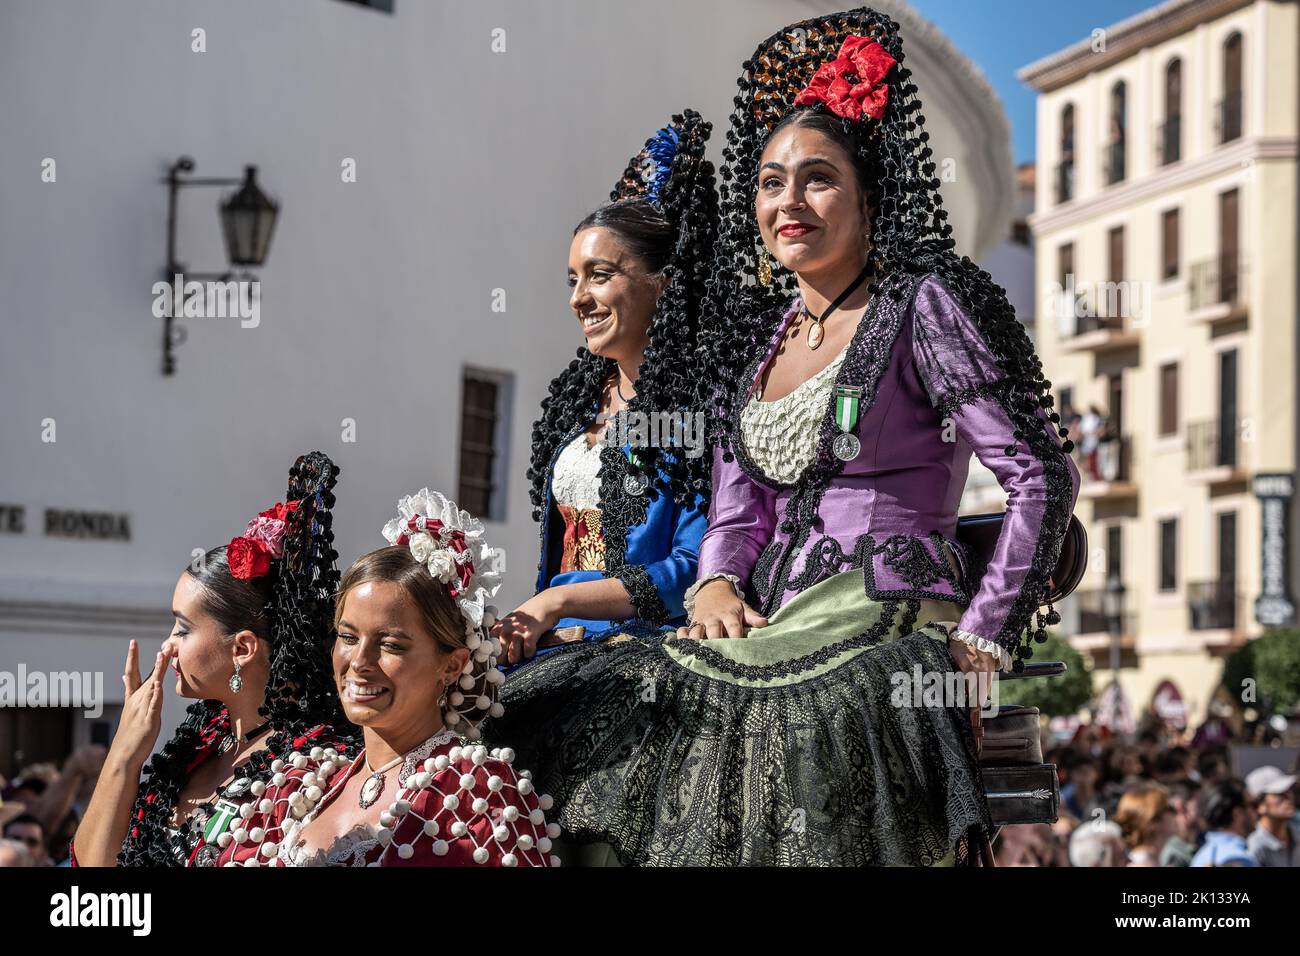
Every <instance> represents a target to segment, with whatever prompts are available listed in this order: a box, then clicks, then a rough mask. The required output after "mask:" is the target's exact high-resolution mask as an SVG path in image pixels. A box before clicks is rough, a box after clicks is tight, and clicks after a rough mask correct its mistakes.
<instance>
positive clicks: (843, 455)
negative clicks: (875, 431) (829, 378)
mask: <svg viewBox="0 0 1300 956" xmlns="http://www.w3.org/2000/svg"><path fill="white" fill-rule="evenodd" d="M861 404H862V389H861V388H860V387H859V386H857V385H836V386H835V425H836V427H837V428H839V430H840V433H839V434H838V435H836V436H835V443H834V444H833V445H831V451H832V452H834V453H835V457H836V458H838V459H839V460H840V461H852V460H853V459H854V458H857V457H858V452H859V451H861V450H862V442H860V441H858V436H857V435H855V434H853V430H854V429H855V428H857V427H858V410H859V408H860V406H861Z"/></svg>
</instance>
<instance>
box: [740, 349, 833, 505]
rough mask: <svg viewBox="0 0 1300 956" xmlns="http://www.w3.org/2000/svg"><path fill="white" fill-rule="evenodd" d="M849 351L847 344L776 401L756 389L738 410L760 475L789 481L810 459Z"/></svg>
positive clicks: (749, 450) (747, 445)
mask: <svg viewBox="0 0 1300 956" xmlns="http://www.w3.org/2000/svg"><path fill="white" fill-rule="evenodd" d="M848 354H849V349H848V346H847V345H846V346H845V347H844V348H843V349H842V350H841V351H840V354H839V355H837V356H835V358H834V359H833V360H832V361H831V364H830V365H827V366H826V367H825V368H824V369H822V370H821V371H820V372H818V373H817V374H816V375H814V376H813V377H812V378H810V379H807V380H806V381H804V382H801V383H800V384H799V386H798V387H797V388H796V389H795V390H794V391H792V392H791V393H790V394H789V395H785V396H783V397H781V398H778V399H776V400H775V401H771V402H764V401H760V400H759V399H760V398H761V395H762V393H761V392H760V391H758V390H755V392H754V395H753V396H752V397H751V398H750V400H749V402H748V404H746V405H745V407H744V409H742V410H741V413H740V429H741V439H742V440H743V441H744V443H745V450H746V451H747V452H748V453H749V457H750V458H752V459H753V460H754V464H756V465H758V467H759V468H761V469H762V470H763V474H765V475H767V476H768V477H769V478H772V479H774V480H776V481H779V482H782V483H785V484H790V483H792V482H793V481H794V480H795V479H796V478H798V477H799V475H800V474H801V473H802V472H803V470H804V469H805V468H807V467H808V464H809V463H810V462H811V461H812V460H813V456H814V455H816V454H817V438H818V435H819V433H820V427H821V422H822V418H823V417H824V416H825V415H826V408H827V406H828V405H829V403H830V393H831V390H832V389H834V387H835V377H836V376H837V375H838V374H839V371H840V366H841V365H843V364H844V357H845V356H846V355H848Z"/></svg>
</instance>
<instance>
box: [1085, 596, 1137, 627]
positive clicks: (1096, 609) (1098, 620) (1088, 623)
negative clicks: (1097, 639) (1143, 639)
mask: <svg viewBox="0 0 1300 956" xmlns="http://www.w3.org/2000/svg"><path fill="white" fill-rule="evenodd" d="M1106 603H1107V597H1106V589H1105V588H1095V589H1093V590H1088V591H1075V592H1074V607H1075V611H1076V613H1077V614H1078V620H1079V624H1078V627H1079V633H1080V634H1110V633H1113V631H1112V629H1117V630H1118V633H1119V634H1133V633H1134V625H1135V624H1136V623H1137V615H1136V614H1135V613H1134V612H1133V611H1131V610H1130V609H1129V608H1128V606H1127V603H1128V602H1127V601H1126V600H1125V599H1124V598H1120V605H1119V608H1118V612H1119V613H1118V614H1114V610H1115V609H1111V611H1112V614H1111V615H1108V614H1107V613H1106V611H1107V607H1106ZM1112 615H1113V616H1112Z"/></svg>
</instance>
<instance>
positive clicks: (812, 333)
mask: <svg viewBox="0 0 1300 956" xmlns="http://www.w3.org/2000/svg"><path fill="white" fill-rule="evenodd" d="M870 269H871V265H870V264H869V263H868V264H867V265H864V266H863V267H862V271H861V272H859V273H858V277H857V278H856V279H854V280H853V281H852V282H850V283H849V287H848V288H847V289H845V290H844V291H843V292H841V293H840V294H839V295H838V296H836V298H835V301H834V302H832V303H831V305H830V308H828V309H827V310H826V311H825V312H823V313H822V314H821V315H813V314H812V313H811V312H809V311H808V307H807V306H806V305H805V306H804V308H803V314H804V315H806V316H808V318H810V319H812V325H810V326H808V339H807V341H808V351H810V352H815V351H817V347H818V346H819V345H821V344H822V339H823V338H825V334H824V333H823V331H822V323H823V322H825V321H826V320H827V319H828V318H829V317H830V314H831V313H832V312H834V311H835V310H836V309H838V308H839V307H840V306H841V305H843V304H844V300H845V299H847V298H848V297H849V296H851V295H852V294H853V293H854V292H856V291H857V289H858V286H860V285H862V283H863V282H865V281H866V278H867V275H868V273H869V271H870Z"/></svg>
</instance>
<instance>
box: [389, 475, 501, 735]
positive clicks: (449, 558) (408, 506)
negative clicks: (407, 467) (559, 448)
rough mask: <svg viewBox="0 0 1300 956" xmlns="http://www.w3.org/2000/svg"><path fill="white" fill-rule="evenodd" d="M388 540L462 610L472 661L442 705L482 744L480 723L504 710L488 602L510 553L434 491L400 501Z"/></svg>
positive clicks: (448, 717) (453, 723)
mask: <svg viewBox="0 0 1300 956" xmlns="http://www.w3.org/2000/svg"><path fill="white" fill-rule="evenodd" d="M384 537H385V538H386V539H387V540H388V543H389V544H392V545H396V546H398V547H405V548H410V550H411V555H412V556H413V557H414V558H415V560H417V561H419V562H420V563H421V564H423V565H424V566H425V567H426V568H428V569H429V573H430V574H431V575H433V578H434V580H436V581H440V582H441V583H442V584H443V585H444V586H445V587H446V588H447V593H448V594H449V595H450V596H451V599H452V600H453V601H454V602H455V603H456V607H457V608H459V610H460V613H461V617H462V618H463V619H464V623H465V635H466V642H465V643H466V646H467V647H468V648H469V650H470V657H469V660H467V661H466V662H465V668H464V670H462V671H461V674H460V678H459V679H458V680H457V681H455V682H454V683H453V684H452V685H451V686H450V687H449V688H448V689H447V692H446V693H445V694H444V697H443V699H442V700H441V701H440V705H441V706H442V708H443V719H444V720H445V722H446V724H447V726H449V727H452V728H453V729H455V730H457V732H459V733H462V734H464V735H465V736H467V737H469V738H470V739H471V740H477V739H479V736H480V733H479V729H478V725H479V723H480V722H481V721H482V720H483V719H484V718H485V717H500V716H501V714H502V712H503V708H502V706H501V703H500V701H498V700H497V698H498V696H499V695H500V690H501V684H502V682H503V681H504V680H505V675H504V674H502V673H501V672H500V671H499V670H497V668H496V663H497V655H499V654H500V653H501V645H500V643H499V642H498V641H497V639H496V638H494V637H492V636H491V635H490V634H489V633H488V629H489V628H491V627H492V625H493V624H495V623H496V609H495V608H493V607H490V606H488V605H487V601H488V599H489V598H491V597H493V596H494V595H495V594H496V593H497V590H498V589H499V588H500V587H501V580H502V578H503V577H504V576H505V573H506V555H505V552H504V551H502V550H500V549H499V548H491V547H488V545H487V544H486V543H485V542H484V540H483V523H482V522H481V521H479V520H478V519H477V518H475V517H474V516H473V515H471V514H470V513H469V512H468V511H461V510H460V509H459V508H458V507H456V502H454V501H451V500H449V499H447V498H445V497H443V496H442V495H440V494H439V493H438V492H436V491H430V490H429V489H428V488H421V489H420V490H419V491H417V492H416V493H415V494H413V495H407V496H406V497H405V498H403V499H402V500H401V501H399V502H398V503H397V517H396V518H394V519H392V520H391V521H389V522H388V523H387V524H386V525H384Z"/></svg>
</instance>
